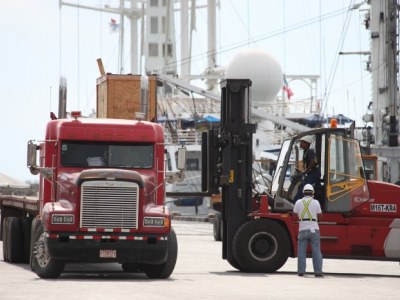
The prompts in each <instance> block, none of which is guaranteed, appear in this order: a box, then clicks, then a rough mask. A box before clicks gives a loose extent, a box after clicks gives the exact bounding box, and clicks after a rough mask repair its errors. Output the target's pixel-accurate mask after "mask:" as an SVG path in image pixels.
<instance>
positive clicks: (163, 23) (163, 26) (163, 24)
mask: <svg viewBox="0 0 400 300" xmlns="http://www.w3.org/2000/svg"><path fill="white" fill-rule="evenodd" d="M166 28H167V18H166V17H165V16H163V17H162V18H161V32H162V33H163V34H165V33H166V32H167V29H166Z"/></svg>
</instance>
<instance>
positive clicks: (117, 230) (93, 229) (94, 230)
mask: <svg viewBox="0 0 400 300" xmlns="http://www.w3.org/2000/svg"><path fill="white" fill-rule="evenodd" d="M135 230H136V229H122V228H81V231H83V232H134V231H135Z"/></svg>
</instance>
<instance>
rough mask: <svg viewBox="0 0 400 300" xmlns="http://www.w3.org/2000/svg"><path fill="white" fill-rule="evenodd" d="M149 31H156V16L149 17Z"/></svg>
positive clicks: (155, 32) (154, 32)
mask: <svg viewBox="0 0 400 300" xmlns="http://www.w3.org/2000/svg"><path fill="white" fill-rule="evenodd" d="M150 33H153V34H157V33H158V17H150Z"/></svg>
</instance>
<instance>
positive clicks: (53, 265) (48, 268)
mask: <svg viewBox="0 0 400 300" xmlns="http://www.w3.org/2000/svg"><path fill="white" fill-rule="evenodd" d="M32 238H33V247H32V252H31V257H32V259H31V266H32V270H33V271H34V272H35V273H36V274H37V275H38V276H39V277H40V278H57V277H59V276H60V274H61V273H62V271H63V269H64V262H63V261H61V260H57V259H54V258H52V257H51V256H50V255H49V253H47V250H46V245H45V240H44V229H43V225H42V224H40V225H39V226H38V227H37V229H36V231H35V234H34V235H33V237H32Z"/></svg>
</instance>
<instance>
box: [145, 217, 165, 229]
mask: <svg viewBox="0 0 400 300" xmlns="http://www.w3.org/2000/svg"><path fill="white" fill-rule="evenodd" d="M143 222H144V226H154V227H164V224H165V220H164V218H160V217H145V218H144V221H143Z"/></svg>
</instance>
